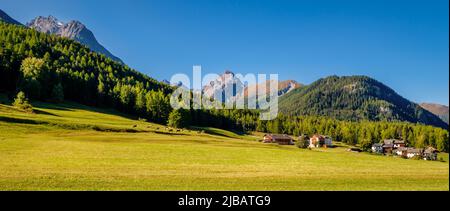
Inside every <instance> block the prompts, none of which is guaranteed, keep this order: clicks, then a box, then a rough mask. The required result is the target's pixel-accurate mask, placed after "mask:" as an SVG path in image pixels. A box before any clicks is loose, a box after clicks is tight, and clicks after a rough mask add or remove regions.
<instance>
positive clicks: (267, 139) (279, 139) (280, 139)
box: [263, 134, 294, 145]
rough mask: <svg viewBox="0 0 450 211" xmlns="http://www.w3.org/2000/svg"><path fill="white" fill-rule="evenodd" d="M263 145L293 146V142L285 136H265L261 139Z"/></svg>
mask: <svg viewBox="0 0 450 211" xmlns="http://www.w3.org/2000/svg"><path fill="white" fill-rule="evenodd" d="M263 142H264V143H278V144H280V145H293V144H294V140H293V139H292V138H291V137H290V136H288V135H286V134H266V135H264V139H263Z"/></svg>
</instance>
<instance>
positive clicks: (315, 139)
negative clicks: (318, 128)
mask: <svg viewBox="0 0 450 211" xmlns="http://www.w3.org/2000/svg"><path fill="white" fill-rule="evenodd" d="M331 146H333V141H332V139H331V137H329V136H323V135H317V134H316V135H313V136H312V137H311V138H310V139H309V147H310V148H318V147H331Z"/></svg>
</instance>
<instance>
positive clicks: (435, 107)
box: [420, 103, 449, 124]
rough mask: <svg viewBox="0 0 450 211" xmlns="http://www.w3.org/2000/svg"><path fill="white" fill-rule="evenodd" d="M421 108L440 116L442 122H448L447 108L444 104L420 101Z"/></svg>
mask: <svg viewBox="0 0 450 211" xmlns="http://www.w3.org/2000/svg"><path fill="white" fill-rule="evenodd" d="M420 106H422V108H424V109H426V110H428V111H429V112H431V113H433V114H434V115H436V116H438V117H440V118H441V119H442V120H443V121H444V122H446V123H447V124H448V122H449V121H448V120H449V108H448V106H445V105H440V104H435V103H421V104H420Z"/></svg>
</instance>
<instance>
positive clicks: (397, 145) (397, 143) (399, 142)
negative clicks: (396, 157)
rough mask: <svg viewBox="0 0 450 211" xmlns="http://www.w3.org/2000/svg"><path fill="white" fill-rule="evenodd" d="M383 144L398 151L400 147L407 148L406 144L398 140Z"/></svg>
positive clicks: (389, 140) (384, 141) (387, 140)
mask: <svg viewBox="0 0 450 211" xmlns="http://www.w3.org/2000/svg"><path fill="white" fill-rule="evenodd" d="M383 143H384V144H385V145H386V144H388V145H390V144H392V148H394V149H397V148H399V147H405V146H406V142H405V141H403V140H398V139H385V140H383Z"/></svg>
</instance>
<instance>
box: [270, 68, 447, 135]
mask: <svg viewBox="0 0 450 211" xmlns="http://www.w3.org/2000/svg"><path fill="white" fill-rule="evenodd" d="M279 109H280V112H282V113H284V114H285V115H318V116H328V117H332V118H336V119H342V120H352V121H359V120H372V121H380V120H387V121H408V122H412V123H423V124H427V125H434V126H437V127H442V128H448V124H447V123H445V122H444V121H442V120H441V119H440V118H439V117H438V116H436V115H434V114H432V113H431V112H429V111H427V110H425V109H423V108H422V107H421V106H420V105H418V104H415V103H413V102H411V101H409V100H407V99H405V98H403V97H402V96H400V95H398V94H397V93H396V92H395V91H394V90H392V89H391V88H389V87H387V86H386V85H384V84H382V83H380V82H379V81H376V80H374V79H372V78H369V77H366V76H346V77H338V76H330V77H327V78H322V79H320V80H318V81H316V82H314V83H312V84H311V85H308V86H302V87H300V88H298V89H295V90H293V91H291V92H289V93H288V94H286V95H284V96H282V97H281V98H280V100H279Z"/></svg>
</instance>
